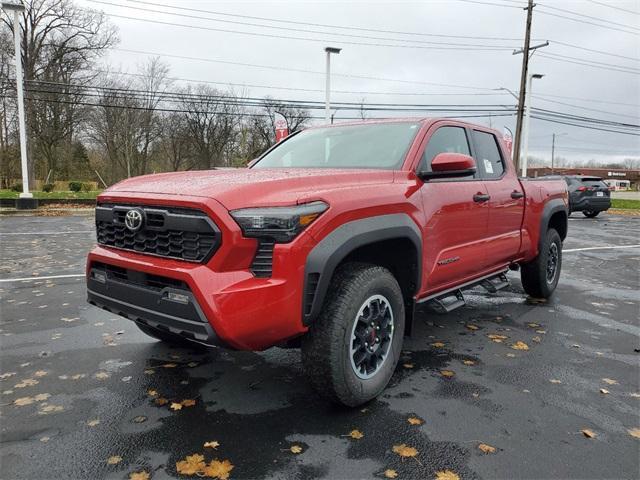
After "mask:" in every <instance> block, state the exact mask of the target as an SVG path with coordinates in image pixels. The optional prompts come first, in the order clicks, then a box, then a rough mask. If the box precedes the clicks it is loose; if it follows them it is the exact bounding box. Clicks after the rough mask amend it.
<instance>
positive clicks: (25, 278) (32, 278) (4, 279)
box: [0, 273, 84, 283]
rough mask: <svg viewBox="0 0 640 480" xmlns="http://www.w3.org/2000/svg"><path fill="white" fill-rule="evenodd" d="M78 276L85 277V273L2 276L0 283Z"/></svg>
mask: <svg viewBox="0 0 640 480" xmlns="http://www.w3.org/2000/svg"><path fill="white" fill-rule="evenodd" d="M76 277H84V273H72V274H69V275H49V276H47V277H24V278H1V279H0V283H10V282H26V281H29V280H53V279H55V278H76Z"/></svg>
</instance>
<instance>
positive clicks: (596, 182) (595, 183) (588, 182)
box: [582, 178, 609, 188]
mask: <svg viewBox="0 0 640 480" xmlns="http://www.w3.org/2000/svg"><path fill="white" fill-rule="evenodd" d="M582 185H584V186H585V187H598V188H609V187H607V184H606V183H604V182H603V181H602V180H600V179H599V178H583V179H582Z"/></svg>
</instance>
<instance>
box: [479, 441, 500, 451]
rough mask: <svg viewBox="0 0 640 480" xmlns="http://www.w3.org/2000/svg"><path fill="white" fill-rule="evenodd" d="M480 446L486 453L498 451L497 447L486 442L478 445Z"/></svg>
mask: <svg viewBox="0 0 640 480" xmlns="http://www.w3.org/2000/svg"><path fill="white" fill-rule="evenodd" d="M478 448H479V449H480V450H481V451H482V452H484V453H496V447H492V446H491V445H487V444H486V443H481V444H480V445H478Z"/></svg>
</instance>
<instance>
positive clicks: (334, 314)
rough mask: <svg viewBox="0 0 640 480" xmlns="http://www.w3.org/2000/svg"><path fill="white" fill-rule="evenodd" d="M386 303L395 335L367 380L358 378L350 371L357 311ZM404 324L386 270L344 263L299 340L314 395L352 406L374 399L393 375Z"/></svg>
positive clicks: (400, 299)
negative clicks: (380, 300) (377, 299)
mask: <svg viewBox="0 0 640 480" xmlns="http://www.w3.org/2000/svg"><path fill="white" fill-rule="evenodd" d="M375 295H381V296H383V297H384V298H385V299H386V300H388V304H389V307H390V308H391V312H392V315H393V335H392V336H391V339H390V345H389V347H388V350H387V352H388V353H387V356H386V359H385V360H384V361H383V362H382V363H381V365H380V366H379V370H378V371H376V372H375V373H374V374H373V376H372V377H371V378H368V379H362V378H359V377H358V376H357V375H356V373H355V372H354V369H353V367H352V357H351V355H352V354H351V351H350V348H351V345H352V338H351V335H352V330H353V328H354V323H355V322H356V321H357V318H356V317H357V316H358V313H359V311H360V308H361V307H362V306H363V305H364V303H365V302H366V301H367V300H368V299H370V298H371V297H372V296H375ZM404 326H405V311H404V301H403V296H402V290H401V289H400V286H399V285H398V282H397V281H396V279H395V277H394V276H393V275H392V274H391V272H390V271H389V270H387V269H386V268H383V267H380V266H376V265H371V264H363V263H347V264H345V265H343V266H341V267H339V268H338V270H337V271H336V273H335V275H334V278H333V279H332V281H331V284H330V286H329V290H328V292H327V297H326V298H325V301H324V305H323V307H322V311H321V313H320V315H319V316H318V318H317V319H316V320H315V321H314V322H313V323H312V325H311V327H310V329H309V332H307V334H306V335H305V336H304V337H303V339H302V362H303V366H304V370H305V373H306V374H307V376H308V377H309V379H310V381H311V384H312V385H313V387H314V388H315V389H316V391H317V392H318V393H319V394H320V395H321V396H322V397H324V398H326V399H328V400H330V401H333V402H336V403H341V404H343V405H347V406H350V407H355V406H358V405H361V404H363V403H366V402H368V401H369V400H372V399H373V398H375V397H377V396H378V395H379V394H380V393H381V392H382V391H383V390H384V388H385V387H386V386H387V384H388V383H389V380H390V379H391V376H392V375H393V372H394V371H395V368H396V365H397V363H398V359H399V358H400V353H401V350H402V342H403V336H404Z"/></svg>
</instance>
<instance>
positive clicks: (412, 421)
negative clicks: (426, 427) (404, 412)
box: [407, 417, 424, 425]
mask: <svg viewBox="0 0 640 480" xmlns="http://www.w3.org/2000/svg"><path fill="white" fill-rule="evenodd" d="M407 422H409V424H410V425H422V424H423V423H424V420H422V419H421V418H418V417H409V418H407Z"/></svg>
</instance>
